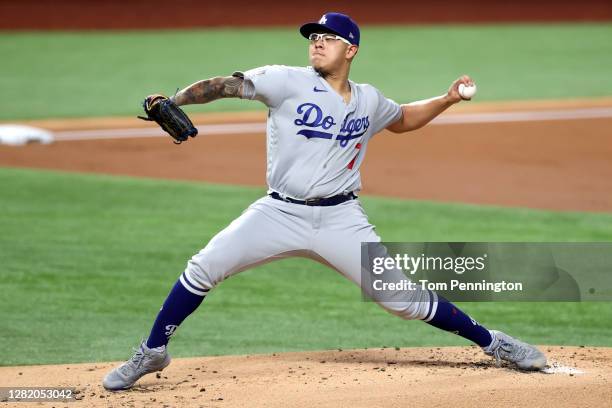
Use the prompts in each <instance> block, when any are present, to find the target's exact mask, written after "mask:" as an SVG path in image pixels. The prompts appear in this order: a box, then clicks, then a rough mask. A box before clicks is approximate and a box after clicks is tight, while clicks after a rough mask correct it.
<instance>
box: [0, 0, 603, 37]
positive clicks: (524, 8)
mask: <svg viewBox="0 0 612 408" xmlns="http://www.w3.org/2000/svg"><path fill="white" fill-rule="evenodd" d="M331 10H342V11H343V12H345V13H348V14H350V15H351V16H352V17H354V18H355V19H356V20H357V21H358V22H359V23H360V24H389V23H396V24H415V23H417V24H422V23H450V22H452V23H458V22H459V23H474V22H500V21H502V22H523V21H532V22H542V21H544V22H549V21H610V20H612V4H611V3H610V2H609V1H607V0H582V1H581V2H580V3H577V2H575V1H572V0H561V1H559V0H538V1H529V0H515V1H513V2H501V1H487V0H466V1H462V2H455V1H448V0H432V1H428V2H414V1H412V2H408V1H395V0H379V1H377V2H376V4H375V5H374V4H373V3H372V2H369V1H363V0H360V1H355V0H353V1H350V0H339V1H331V2H329V1H326V2H323V1H307V2H302V3H299V7H298V6H296V3H292V2H287V1H279V0H260V1H257V2H253V1H247V0H234V1H233V2H232V3H231V4H228V5H220V4H219V2H216V1H212V0H175V1H163V0H147V1H144V0H132V1H128V2H126V1H120V0H107V1H104V2H98V1H82V0H56V1H53V2H50V1H45V0H20V1H5V2H0V15H2V16H3V18H2V19H1V20H0V29H1V30H14V29H38V30H48V29H56V30H59V29H135V28H152V29H159V28H191V27H215V26H266V25H279V26H288V25H291V26H295V25H297V24H301V23H304V20H305V19H308V17H305V16H311V17H310V18H316V17H317V16H320V15H321V14H322V13H324V12H326V11H331Z"/></svg>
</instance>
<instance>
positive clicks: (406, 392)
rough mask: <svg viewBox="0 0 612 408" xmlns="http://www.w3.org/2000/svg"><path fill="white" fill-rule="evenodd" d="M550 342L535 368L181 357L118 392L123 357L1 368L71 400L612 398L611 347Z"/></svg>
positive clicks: (384, 357)
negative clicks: (70, 394) (110, 382)
mask: <svg viewBox="0 0 612 408" xmlns="http://www.w3.org/2000/svg"><path fill="white" fill-rule="evenodd" d="M542 349H543V350H545V351H547V354H548V356H549V361H550V362H551V368H550V369H548V370H547V372H536V373H524V372H518V371H516V370H513V369H510V368H508V367H507V366H502V367H501V368H498V367H496V366H495V363H494V361H493V360H491V359H489V358H487V357H486V356H485V355H484V354H483V353H482V352H481V351H480V349H478V348H476V347H440V348H406V349H393V348H391V349H389V348H386V349H366V350H344V351H341V350H334V351H321V352H300V353H281V354H271V355H270V354H266V355H251V356H224V357H201V358H182V359H175V360H174V361H173V363H172V364H171V365H170V366H169V367H168V368H166V370H164V371H163V372H162V373H160V374H158V375H154V374H151V375H149V376H146V377H144V378H143V379H142V380H141V381H140V382H139V383H138V384H137V386H136V387H134V388H133V389H132V390H130V391H124V392H117V393H111V392H107V391H105V390H104V389H103V388H102V386H101V385H100V382H101V380H102V377H103V376H104V375H105V373H106V372H107V371H108V370H109V369H110V368H112V367H113V366H114V365H115V364H116V363H96V364H68V365H57V366H22V367H0V378H2V385H3V386H69V387H76V389H77V399H78V400H79V401H77V403H76V404H74V403H70V406H87V407H107V406H113V407H114V406H132V407H141V406H145V404H146V405H152V406H159V407H162V406H163V407H176V406H190V407H200V406H201V407H204V406H206V407H211V406H219V407H223V406H225V407H241V406H248V407H253V406H266V407H271V406H278V407H313V406H326V407H342V406H347V407H375V406H376V407H381V406H384V407H400V406H401V407H406V406H417V405H418V406H426V407H438V406H439V407H449V406H453V407H475V406H512V407H544V406H551V407H566V406H604V405H606V404H607V403H606V402H605V401H608V403H609V401H610V400H612V387H611V384H610V382H609V378H611V374H612V349H610V348H595V347H586V348H582V347H546V346H543V347H542ZM73 404H74V405H73ZM485 404H487V405H485ZM491 404H493V405H491ZM14 405H15V406H19V407H23V406H25V405H24V404H23V403H15V404H14ZM41 405H42V404H41ZM45 405H49V403H45ZM51 405H55V406H65V405H67V404H66V403H63V404H51ZM49 406H50V405H49Z"/></svg>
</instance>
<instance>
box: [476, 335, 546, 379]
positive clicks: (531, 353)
mask: <svg viewBox="0 0 612 408" xmlns="http://www.w3.org/2000/svg"><path fill="white" fill-rule="evenodd" d="M489 332H490V333H491V336H493V342H491V345H489V346H488V347H483V348H482V350H483V351H484V352H485V354H487V355H489V356H493V357H495V359H496V360H497V364H498V365H499V364H500V363H501V360H506V361H509V362H511V363H514V364H516V365H517V366H518V368H520V369H521V370H541V369H543V368H544V367H545V366H546V356H545V355H544V353H542V352H541V351H540V350H538V349H537V348H536V347H534V346H532V345H530V344H527V343H523V342H522V341H520V340H517V339H515V338H513V337H510V336H508V335H507V334H506V333H502V332H500V331H497V330H489Z"/></svg>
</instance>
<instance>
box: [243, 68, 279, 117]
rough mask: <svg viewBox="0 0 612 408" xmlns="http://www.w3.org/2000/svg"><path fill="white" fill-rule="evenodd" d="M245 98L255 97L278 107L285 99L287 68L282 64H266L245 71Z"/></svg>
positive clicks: (270, 106)
mask: <svg viewBox="0 0 612 408" xmlns="http://www.w3.org/2000/svg"><path fill="white" fill-rule="evenodd" d="M242 75H244V81H245V82H244V86H243V89H244V91H243V95H242V98H243V99H255V100H258V101H260V102H263V103H264V104H265V105H266V106H267V107H269V108H276V107H278V106H280V104H281V103H282V102H283V100H284V99H285V94H286V91H287V77H288V72H287V68H286V67H284V66H282V65H266V66H263V67H259V68H254V69H251V70H248V71H245V72H244V73H243V74H242Z"/></svg>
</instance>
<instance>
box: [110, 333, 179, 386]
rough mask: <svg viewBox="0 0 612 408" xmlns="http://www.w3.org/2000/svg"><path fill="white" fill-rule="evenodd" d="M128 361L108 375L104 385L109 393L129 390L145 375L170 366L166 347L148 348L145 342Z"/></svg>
mask: <svg viewBox="0 0 612 408" xmlns="http://www.w3.org/2000/svg"><path fill="white" fill-rule="evenodd" d="M134 351H135V353H134V355H133V356H132V358H130V359H129V360H128V361H126V362H125V363H123V364H121V365H120V366H119V367H117V368H115V369H114V370H113V371H111V372H110V373H108V374H107V375H106V377H104V380H103V381H102V385H104V388H106V389H107V390H109V391H118V390H127V389H128V388H130V387H132V385H134V383H135V382H136V381H138V380H139V379H140V377H142V376H143V375H146V374H149V373H154V372H156V371H161V370H163V369H164V368H166V367H167V366H168V364H170V355H169V354H168V351H167V350H166V346H161V347H156V348H152V349H150V348H148V347H147V345H146V343H145V342H142V343H141V344H140V347H139V348H138V349H134Z"/></svg>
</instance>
